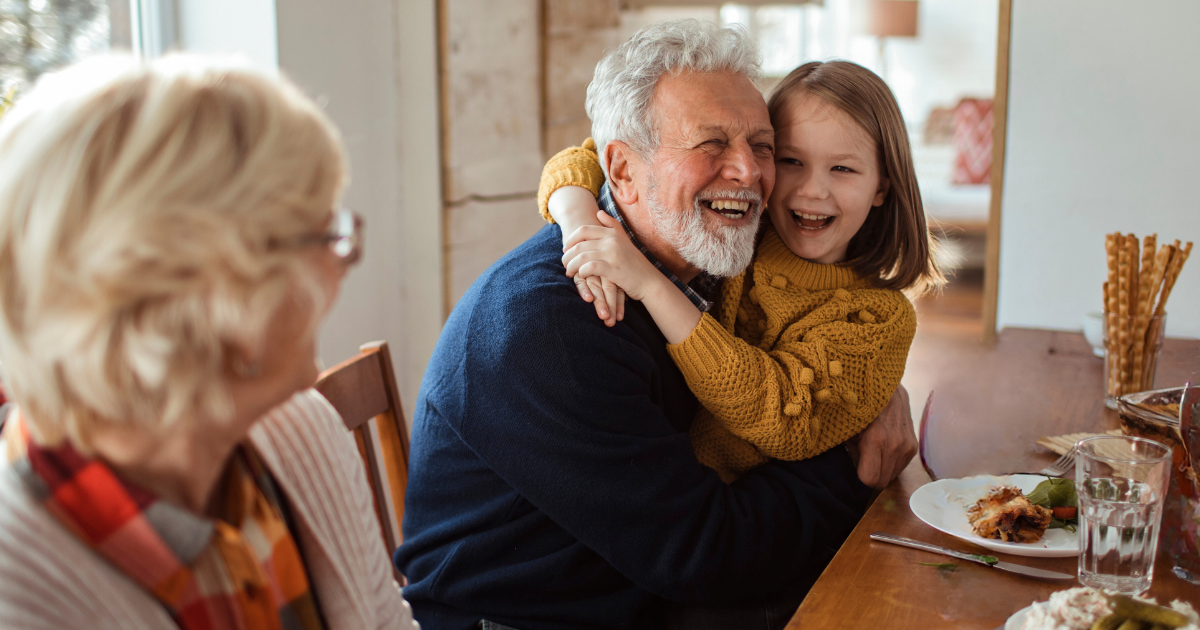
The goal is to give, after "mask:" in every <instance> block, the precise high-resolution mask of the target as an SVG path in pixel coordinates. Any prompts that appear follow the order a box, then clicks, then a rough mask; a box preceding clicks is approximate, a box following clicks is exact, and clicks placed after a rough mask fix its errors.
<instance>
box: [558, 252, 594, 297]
mask: <svg viewBox="0 0 1200 630" xmlns="http://www.w3.org/2000/svg"><path fill="white" fill-rule="evenodd" d="M597 257H598V254H597V253H596V252H583V253H581V254H579V255H578V256H575V257H574V258H572V259H571V260H568V261H566V266H567V276H568V277H570V278H574V277H575V276H577V275H582V276H583V277H585V278H586V277H588V276H594V275H597V274H594V273H586V272H585V273H583V274H580V273H579V270H580V268H581V267H583V265H585V264H587V263H588V262H590V261H593V260H596V258H597ZM593 295H595V292H593Z"/></svg>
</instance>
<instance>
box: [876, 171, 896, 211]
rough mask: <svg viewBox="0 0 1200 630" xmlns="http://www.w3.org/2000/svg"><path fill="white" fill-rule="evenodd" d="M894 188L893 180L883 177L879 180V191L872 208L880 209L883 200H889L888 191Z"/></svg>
mask: <svg viewBox="0 0 1200 630" xmlns="http://www.w3.org/2000/svg"><path fill="white" fill-rule="evenodd" d="M891 188H892V180H890V179H888V178H886V177H881V178H880V179H879V190H877V191H875V198H874V199H872V200H871V207H872V208H878V207H879V206H882V205H883V200H884V199H887V194H888V191H889V190H891Z"/></svg>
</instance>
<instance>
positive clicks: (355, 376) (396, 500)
mask: <svg viewBox="0 0 1200 630" xmlns="http://www.w3.org/2000/svg"><path fill="white" fill-rule="evenodd" d="M359 351H360V354H359V355H358V356H356V357H353V358H351V359H347V360H345V361H342V362H341V363H339V364H337V365H335V366H333V367H332V368H329V369H328V370H325V371H324V372H322V373H321V376H320V377H318V378H317V384H316V385H315V387H316V388H317V391H319V392H321V394H322V395H323V396H325V398H327V399H328V400H329V402H330V403H332V404H333V408H334V409H337V412H338V413H339V414H341V416H342V420H343V421H344V422H345V423H346V428H347V429H349V430H350V431H351V432H353V433H354V441H355V442H357V443H358V452H359V454H360V455H362V459H363V465H364V466H365V468H366V471H367V480H368V481H369V482H370V484H371V491H372V493H373V494H374V497H375V515H376V517H378V519H379V526H380V529H382V530H383V543H384V545H385V546H386V547H387V551H388V555H389V556H390V555H391V554H392V552H394V551H396V548H397V547H399V546H400V542H401V534H400V523H401V521H402V520H403V518H404V490H405V487H406V486H407V485H408V429H407V426H406V425H405V424H404V410H403V408H401V406H400V392H399V391H398V390H397V388H396V373H395V371H394V370H393V369H392V358H391V354H390V353H389V352H388V345H387V342H386V341H373V342H371V343H368V344H364V345H363V346H361V347H360V348H359Z"/></svg>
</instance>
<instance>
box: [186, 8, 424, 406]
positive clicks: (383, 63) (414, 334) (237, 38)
mask: <svg viewBox="0 0 1200 630" xmlns="http://www.w3.org/2000/svg"><path fill="white" fill-rule="evenodd" d="M179 11H180V12H179V26H180V44H181V47H182V48H184V49H187V50H190V51H193V52H203V53H241V54H245V55H247V56H249V57H250V58H251V59H252V60H253V61H254V62H255V63H257V64H258V65H261V66H263V67H270V68H274V67H276V65H278V67H279V69H280V70H281V71H282V72H283V73H284V74H286V75H287V76H289V77H290V78H291V79H292V80H294V81H295V82H296V83H297V84H299V85H300V87H301V88H302V89H304V90H305V92H306V93H308V94H309V95H310V96H312V97H314V98H316V99H317V101H318V102H319V103H321V104H322V105H323V106H324V107H325V111H326V113H327V114H329V116H330V117H331V118H332V119H333V121H334V122H335V123H336V124H337V126H338V127H339V129H341V132H342V135H343V139H344V141H345V144H346V148H347V151H348V157H349V161H350V178H351V181H350V186H349V188H348V189H347V190H346V194H345V197H344V203H345V204H346V205H347V206H348V207H350V208H353V209H354V210H357V211H358V212H360V213H361V214H362V215H363V216H364V218H365V220H366V229H365V238H366V247H365V255H364V257H363V259H362V261H361V262H360V263H359V264H358V266H356V267H355V268H354V269H353V270H352V271H351V272H350V274H349V275H348V276H347V278H346V281H345V283H344V284H343V286H342V294H341V297H340V298H339V299H338V302H337V304H336V306H335V307H334V309H333V311H332V313H330V315H329V318H328V319H327V320H326V321H325V323H324V324H323V325H322V328H321V332H320V338H319V343H320V354H321V359H322V361H323V362H324V363H325V364H326V365H333V364H335V363H337V362H339V361H341V360H342V359H345V358H348V357H350V356H352V355H354V354H357V353H358V347H359V345H361V344H363V343H365V342H368V341H373V340H376V339H384V340H387V341H388V343H389V345H390V346H391V350H392V357H393V362H394V364H395V368H396V376H397V380H398V381H399V386H400V395H401V399H402V402H403V404H404V408H405V415H406V417H408V418H409V419H410V422H411V418H412V411H413V406H414V403H415V402H416V395H417V388H418V386H419V385H420V380H421V376H422V374H423V373H424V370H425V364H426V363H427V362H428V360H429V356H430V354H432V351H433V347H434V344H435V343H436V342H437V337H438V333H439V332H440V330H441V325H442V321H443V312H442V310H443V303H444V299H443V296H442V288H443V284H444V282H443V273H444V270H443V265H442V199H441V155H440V148H439V141H440V138H439V133H438V125H439V115H440V110H439V105H438V74H437V67H438V66H437V55H438V49H437V33H438V30H437V0H392V1H391V2H353V3H329V2H324V1H323V0H288V1H287V2H280V3H279V4H278V6H276V4H275V2H274V0H180V5H179Z"/></svg>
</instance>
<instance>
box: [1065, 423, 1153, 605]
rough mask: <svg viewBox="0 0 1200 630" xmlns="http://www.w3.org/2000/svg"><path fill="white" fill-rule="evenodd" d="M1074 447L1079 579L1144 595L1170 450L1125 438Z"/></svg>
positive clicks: (1096, 439) (1084, 442)
mask: <svg viewBox="0 0 1200 630" xmlns="http://www.w3.org/2000/svg"><path fill="white" fill-rule="evenodd" d="M1076 449H1077V452H1076V456H1075V485H1076V490H1077V492H1078V495H1079V546H1080V553H1079V582H1080V583H1081V584H1083V585H1085V586H1090V587H1092V588H1101V589H1105V590H1107V591H1112V592H1117V593H1124V594H1128V595H1137V594H1141V593H1144V592H1146V591H1147V590H1149V588H1150V582H1151V579H1152V578H1153V577H1154V557H1155V556H1156V555H1157V554H1158V534H1159V529H1160V526H1161V524H1162V514H1163V502H1164V499H1165V498H1166V493H1167V480H1168V478H1169V475H1170V473H1171V467H1170V463H1171V450H1170V449H1169V448H1167V447H1166V446H1164V445H1163V444H1160V443H1158V442H1155V441H1153V440H1147V439H1143V438H1135V437H1125V436H1104V437H1094V438H1088V439H1086V440H1081V441H1080V442H1079V443H1078V444H1077V445H1076Z"/></svg>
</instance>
